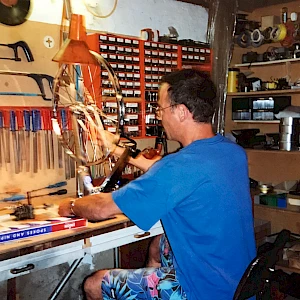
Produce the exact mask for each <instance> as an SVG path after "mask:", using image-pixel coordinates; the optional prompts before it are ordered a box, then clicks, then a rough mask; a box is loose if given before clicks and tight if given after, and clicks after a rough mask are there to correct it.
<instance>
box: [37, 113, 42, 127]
mask: <svg viewBox="0 0 300 300" xmlns="http://www.w3.org/2000/svg"><path fill="white" fill-rule="evenodd" d="M36 117H37V130H42V116H41V111H40V110H37V115H36Z"/></svg>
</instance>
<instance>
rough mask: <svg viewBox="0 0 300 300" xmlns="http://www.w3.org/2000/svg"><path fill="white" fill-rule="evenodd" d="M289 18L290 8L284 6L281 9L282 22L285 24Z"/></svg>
mask: <svg viewBox="0 0 300 300" xmlns="http://www.w3.org/2000/svg"><path fill="white" fill-rule="evenodd" d="M287 20H288V8H287V7H283V8H282V9H281V23H283V24H285V23H286V22H287Z"/></svg>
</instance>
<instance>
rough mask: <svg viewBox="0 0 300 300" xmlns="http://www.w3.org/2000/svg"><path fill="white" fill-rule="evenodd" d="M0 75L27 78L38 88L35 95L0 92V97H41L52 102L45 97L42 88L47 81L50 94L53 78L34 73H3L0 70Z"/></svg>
mask: <svg viewBox="0 0 300 300" xmlns="http://www.w3.org/2000/svg"><path fill="white" fill-rule="evenodd" d="M0 75H15V76H27V77H29V78H32V79H33V80H34V81H35V82H36V84H37V85H38V87H39V90H40V92H41V93H40V94H36V93H16V92H0V95H11V96H41V97H42V98H43V99H44V100H45V101H52V95H51V97H47V95H46V92H45V87H44V80H46V81H47V83H48V85H49V90H50V91H51V93H52V87H53V77H52V76H50V75H47V74H36V73H27V72H14V71H4V70H0Z"/></svg>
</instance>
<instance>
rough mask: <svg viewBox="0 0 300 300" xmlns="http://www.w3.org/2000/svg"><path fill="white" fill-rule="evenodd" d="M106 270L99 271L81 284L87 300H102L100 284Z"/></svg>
mask: <svg viewBox="0 0 300 300" xmlns="http://www.w3.org/2000/svg"><path fill="white" fill-rule="evenodd" d="M106 272H107V270H100V271H97V272H95V273H93V274H92V275H90V276H88V277H87V278H86V279H85V281H84V284H83V289H84V292H85V293H86V296H87V299H89V300H98V299H102V292H101V283H102V279H103V277H104V274H105V273H106Z"/></svg>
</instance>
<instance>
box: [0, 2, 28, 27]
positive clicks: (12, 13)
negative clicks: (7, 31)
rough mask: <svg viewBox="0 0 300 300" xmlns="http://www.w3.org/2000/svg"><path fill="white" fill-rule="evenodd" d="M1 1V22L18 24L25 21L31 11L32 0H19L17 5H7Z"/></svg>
mask: <svg viewBox="0 0 300 300" xmlns="http://www.w3.org/2000/svg"><path fill="white" fill-rule="evenodd" d="M3 2H4V1H3ZM3 2H2V1H0V23H2V24H5V25H9V26H16V25H20V24H22V23H24V22H25V21H26V20H27V16H28V15H29V11H30V0H18V1H17V2H16V4H15V5H10V6H8V5H5V4H4V3H3Z"/></svg>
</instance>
